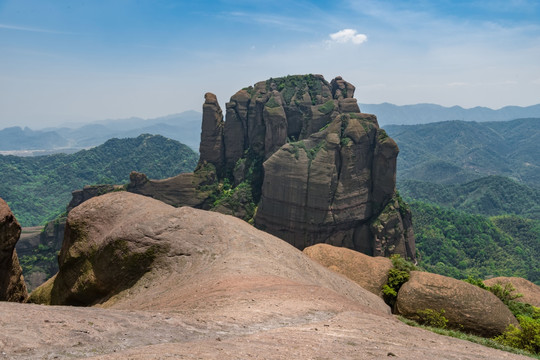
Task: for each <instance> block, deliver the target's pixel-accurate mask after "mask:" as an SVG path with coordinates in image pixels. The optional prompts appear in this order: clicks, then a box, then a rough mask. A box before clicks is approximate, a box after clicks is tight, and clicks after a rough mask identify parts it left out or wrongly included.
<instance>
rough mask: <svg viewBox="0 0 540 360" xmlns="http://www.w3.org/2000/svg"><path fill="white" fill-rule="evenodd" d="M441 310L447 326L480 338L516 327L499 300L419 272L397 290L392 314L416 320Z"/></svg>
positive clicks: (463, 284)
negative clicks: (424, 311)
mask: <svg viewBox="0 0 540 360" xmlns="http://www.w3.org/2000/svg"><path fill="white" fill-rule="evenodd" d="M426 309H431V310H435V311H440V310H444V317H446V318H447V319H448V326H449V327H452V328H455V329H461V330H465V331H466V332H470V333H473V334H477V335H480V336H484V337H493V336H497V335H500V334H501V333H503V332H504V331H505V330H506V328H507V327H508V325H514V326H519V324H518V322H517V320H516V318H515V317H514V315H512V313H511V312H510V310H509V309H508V308H507V307H506V305H504V304H503V302H502V301H501V300H499V298H497V297H496V296H495V295H493V294H492V293H490V292H489V291H487V290H484V289H481V288H479V287H478V286H475V285H472V284H469V283H467V282H465V281H461V280H456V279H452V278H449V277H446V276H442V275H437V274H431V273H426V272H420V271H411V277H410V279H409V281H407V282H406V283H405V284H404V285H403V286H402V287H401V289H400V290H399V292H398V296H397V303H396V307H395V310H396V312H397V313H398V314H401V315H403V316H405V317H407V318H411V319H413V320H417V319H418V318H419V314H418V312H419V311H423V310H426Z"/></svg>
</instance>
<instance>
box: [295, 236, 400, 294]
mask: <svg viewBox="0 0 540 360" xmlns="http://www.w3.org/2000/svg"><path fill="white" fill-rule="evenodd" d="M303 252H304V254H306V255H307V256H309V257H310V258H311V259H313V260H315V261H317V262H318V263H320V264H321V265H324V266H325V267H327V268H329V269H330V270H333V271H335V272H337V273H339V274H342V275H344V276H346V277H347V278H349V279H351V280H352V281H354V282H355V283H357V284H358V285H360V286H361V287H363V288H364V289H366V290H368V291H370V292H372V293H373V294H375V295H377V296H380V297H382V287H383V285H384V284H386V282H387V281H388V271H390V269H392V268H393V265H392V261H391V260H390V259H388V258H385V257H371V256H368V255H365V254H362V253H360V252H357V251H354V250H351V249H346V248H342V247H336V246H332V245H327V244H317V245H313V246H310V247H307V248H305V249H304V251H303Z"/></svg>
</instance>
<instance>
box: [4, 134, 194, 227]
mask: <svg viewBox="0 0 540 360" xmlns="http://www.w3.org/2000/svg"><path fill="white" fill-rule="evenodd" d="M197 161H198V154H197V153H195V152H194V151H193V150H191V149H190V148H189V147H187V146H186V145H183V144H181V143H179V142H177V141H175V140H170V139H167V138H165V137H163V136H160V135H148V134H144V135H140V136H138V137H136V138H127V139H111V140H108V141H107V142H105V143H104V144H103V145H100V146H96V147H94V148H91V149H88V150H82V151H79V152H77V153H74V154H54V155H47V156H36V157H18V156H0V174H1V175H0V176H1V179H0V180H1V181H0V197H1V198H3V199H4V200H5V201H6V202H7V203H8V204H9V206H10V208H11V210H12V211H13V213H14V214H15V216H16V218H17V220H18V221H19V222H20V223H21V225H22V226H34V225H43V224H44V223H46V222H47V221H50V220H52V219H54V218H56V217H57V216H58V215H59V214H61V213H63V212H65V209H66V206H67V204H68V203H69V201H70V200H71V192H72V191H73V190H77V189H82V188H83V186H85V185H93V184H124V183H127V182H128V181H129V174H130V172H131V171H138V172H143V173H145V174H146V175H147V176H148V177H149V178H151V179H163V178H167V177H171V176H175V175H177V174H179V173H182V172H190V171H193V169H194V168H195V166H196V165H197Z"/></svg>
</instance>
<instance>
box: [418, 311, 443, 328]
mask: <svg viewBox="0 0 540 360" xmlns="http://www.w3.org/2000/svg"><path fill="white" fill-rule="evenodd" d="M444 313H445V311H444V309H441V311H436V310H433V309H425V310H420V311H418V312H417V314H418V317H419V320H418V322H419V323H420V324H421V325H426V326H431V327H436V328H439V329H444V328H446V325H447V324H448V319H447V318H445V317H444Z"/></svg>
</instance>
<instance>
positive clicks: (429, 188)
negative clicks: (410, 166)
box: [398, 176, 540, 220]
mask: <svg viewBox="0 0 540 360" xmlns="http://www.w3.org/2000/svg"><path fill="white" fill-rule="evenodd" d="M398 187H399V191H400V194H401V195H402V196H403V197H404V198H405V199H406V200H409V201H423V202H428V203H434V204H437V205H440V206H444V207H449V208H453V209H456V210H460V211H466V212H470V213H473V214H482V215H486V216H495V215H505V214H514V215H521V216H524V217H527V218H530V219H536V220H540V190H538V189H536V188H532V187H529V186H526V185H523V184H520V183H518V182H516V181H514V180H512V179H509V178H505V177H502V176H488V177H484V178H480V179H477V180H474V181H471V182H468V183H465V184H456V185H443V184H435V183H429V182H425V181H417V180H403V181H401V182H400V183H399V184H398Z"/></svg>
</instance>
